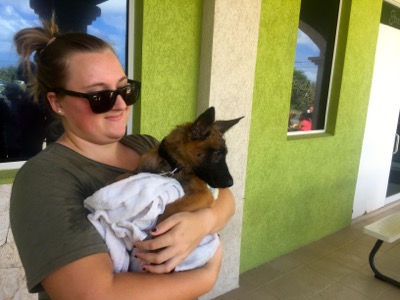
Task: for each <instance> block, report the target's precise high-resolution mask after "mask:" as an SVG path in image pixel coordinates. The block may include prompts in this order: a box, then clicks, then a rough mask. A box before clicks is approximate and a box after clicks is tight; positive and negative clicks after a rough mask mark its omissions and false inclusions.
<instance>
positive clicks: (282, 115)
mask: <svg viewBox="0 0 400 300" xmlns="http://www.w3.org/2000/svg"><path fill="white" fill-rule="evenodd" d="M380 6H381V1H380V0H371V1H364V0H353V1H347V0H344V3H343V14H342V19H343V21H342V23H341V29H340V37H339V45H338V46H339V50H338V54H339V59H338V61H337V68H336V69H335V70H336V73H335V75H334V82H333V89H334V90H333V91H332V103H331V104H332V110H331V112H333V113H334V114H335V113H336V112H337V117H336V118H335V117H334V116H333V115H334V114H333V115H330V118H331V120H330V124H329V133H330V134H324V135H320V136H318V137H314V138H308V137H302V138H301V139H298V138H297V139H290V138H288V137H287V134H286V129H287V127H286V126H287V120H288V112H289V102H290V93H291V80H292V72H293V65H294V56H295V48H296V37H297V25H298V24H297V22H298V18H299V9H300V1H299V0H287V1H275V0H264V1H263V2H262V11H261V21H260V33H259V47H258V58H257V67H256V80H255V89H254V97H253V110H252V119H251V132H250V145H249V159H248V167H247V169H248V173H247V178H246V194H245V204H244V215H243V234H242V247H241V271H246V270H248V269H251V268H253V267H256V266H257V265H259V264H261V263H263V262H266V261H268V260H271V259H272V258H274V257H277V256H280V255H282V254H284V253H286V252H289V251H291V250H293V249H296V248H298V247H300V246H302V245H305V244H308V243H310V242H312V241H314V240H317V239H319V238H321V237H323V236H325V235H327V234H329V233H332V232H334V231H337V230H339V229H341V228H343V227H345V226H347V225H349V223H350V222H351V213H352V206H353V197H354V191H355V185H356V179H357V172H358V163H359V157H360V153H361V146H362V138H363V131H364V125H365V117H366V111H367V105H368V99H369V92H370V85H371V78H372V70H373V63H374V53H375V46H376V39H377V33H378V25H379V17H380Z"/></svg>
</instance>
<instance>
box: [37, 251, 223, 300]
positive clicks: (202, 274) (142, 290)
mask: <svg viewBox="0 0 400 300" xmlns="http://www.w3.org/2000/svg"><path fill="white" fill-rule="evenodd" d="M221 259H222V250H221V247H219V249H218V250H217V252H216V254H215V255H214V257H213V258H212V259H211V260H210V261H209V262H208V263H207V264H206V265H205V266H204V267H202V268H199V269H195V270H191V271H186V272H175V273H171V274H151V273H119V274H113V265H112V261H111V258H110V256H109V255H108V254H106V253H100V254H94V255H90V256H87V257H85V258H82V259H79V260H77V261H74V262H72V263H70V264H68V265H66V266H64V267H62V268H60V269H58V270H56V271H55V272H54V273H52V274H51V275H49V276H48V277H47V278H46V279H44V280H43V281H42V285H43V287H44V289H45V290H46V292H47V293H48V294H49V295H50V297H51V299H53V300H63V299H68V300H69V299H81V300H85V299H96V300H102V299H118V300H124V299H141V300H146V299H151V300H153V299H163V300H164V299H165V300H168V299H172V300H177V299H182V300H183V299H194V298H196V297H199V296H201V295H203V294H205V293H206V292H208V291H210V290H211V288H212V287H213V286H214V284H215V281H216V279H217V276H218V273H219V269H220V266H221Z"/></svg>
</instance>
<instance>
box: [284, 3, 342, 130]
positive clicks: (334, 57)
mask: <svg viewBox="0 0 400 300" xmlns="http://www.w3.org/2000/svg"><path fill="white" fill-rule="evenodd" d="M343 1H345V0H339V7H338V16H337V23H336V32H335V42H334V45H333V52H332V63H331V70H330V73H329V87H328V93H327V99H326V109H325V118H324V128H323V129H313V130H310V131H287V137H288V138H290V137H305V138H306V137H315V136H321V135H325V134H329V132H328V131H329V129H328V123H329V119H330V118H332V117H333V116H332V113H333V112H331V104H332V99H331V94H332V89H333V85H334V83H333V79H334V76H335V72H336V61H337V60H338V57H337V55H338V43H339V33H340V27H341V23H342V21H343V20H342V13H343V12H342V9H343ZM299 22H300V20H299ZM299 29H300V28H299V27H298V30H299ZM296 51H297V41H296ZM294 70H295V68H294V64H293V72H294ZM289 111H290V101H289Z"/></svg>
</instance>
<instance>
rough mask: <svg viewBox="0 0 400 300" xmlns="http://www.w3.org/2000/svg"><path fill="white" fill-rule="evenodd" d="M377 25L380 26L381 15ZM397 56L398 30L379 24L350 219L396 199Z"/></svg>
mask: <svg viewBox="0 0 400 300" xmlns="http://www.w3.org/2000/svg"><path fill="white" fill-rule="evenodd" d="M388 5H390V7H389V9H390V12H389V13H391V12H392V11H394V13H395V14H398V15H399V16H400V9H399V8H398V7H396V6H393V5H391V4H388V3H386V2H384V4H383V8H382V12H383V11H384V10H387V9H388ZM392 15H393V14H392ZM381 23H384V21H383V15H382V19H381ZM399 53H400V29H398V28H394V27H392V26H390V25H387V24H380V25H379V34H378V43H377V48H376V55H375V65H374V73H373V78H372V85H371V94H370V100H369V105H368V113H367V121H366V125H365V133H364V140H363V146H362V151H361V158H360V166H359V171H358V178H357V185H356V191H355V196H354V205H353V218H355V217H358V216H361V215H363V214H365V213H367V212H371V211H374V210H376V209H379V208H381V207H383V206H385V205H387V204H390V203H391V202H393V201H396V200H399V199H400V194H399V193H398V192H400V189H397V188H398V187H399V188H400V157H399V156H400V154H397V155H395V156H394V157H393V144H394V140H395V136H396V132H397V128H398V122H399V111H400V93H399V91H398V86H399V82H400V72H399V70H400V55H399ZM392 157H393V163H392ZM391 169H393V171H392V175H390V174H391ZM394 180H395V181H398V183H399V184H398V183H397V182H393V181H394ZM389 182H390V186H389ZM398 185H399V186H398ZM388 192H389V194H388V196H387V193H388Z"/></svg>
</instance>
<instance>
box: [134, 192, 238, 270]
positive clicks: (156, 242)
mask: <svg viewBox="0 0 400 300" xmlns="http://www.w3.org/2000/svg"><path fill="white" fill-rule="evenodd" d="M234 212H235V202H234V199H233V195H232V192H231V191H230V190H229V189H220V191H219V195H218V198H217V200H216V201H215V205H214V206H213V207H212V208H206V209H201V210H198V211H196V212H193V213H186V212H185V213H177V214H175V215H172V216H171V217H169V218H168V219H166V220H164V221H163V222H161V223H160V224H158V225H157V228H156V231H155V232H151V234H152V236H153V239H152V240H146V241H142V242H136V243H135V247H136V248H137V249H139V250H144V251H145V252H136V255H137V257H138V258H140V259H142V260H143V261H146V262H148V264H147V265H146V266H145V269H146V271H148V272H152V273H168V272H170V271H172V270H173V269H174V268H175V267H176V266H177V265H179V264H180V263H181V262H182V261H183V260H184V259H185V258H186V257H187V256H188V255H189V254H190V253H191V252H192V251H193V250H194V249H195V248H196V247H197V246H198V245H199V243H200V242H201V240H202V239H203V238H204V237H205V236H206V235H209V234H211V233H216V232H218V231H220V230H221V229H223V228H224V227H225V225H226V224H227V223H228V221H229V219H230V218H231V217H232V216H233V214H234ZM159 249H162V250H160V251H156V252H147V251H152V250H159Z"/></svg>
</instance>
